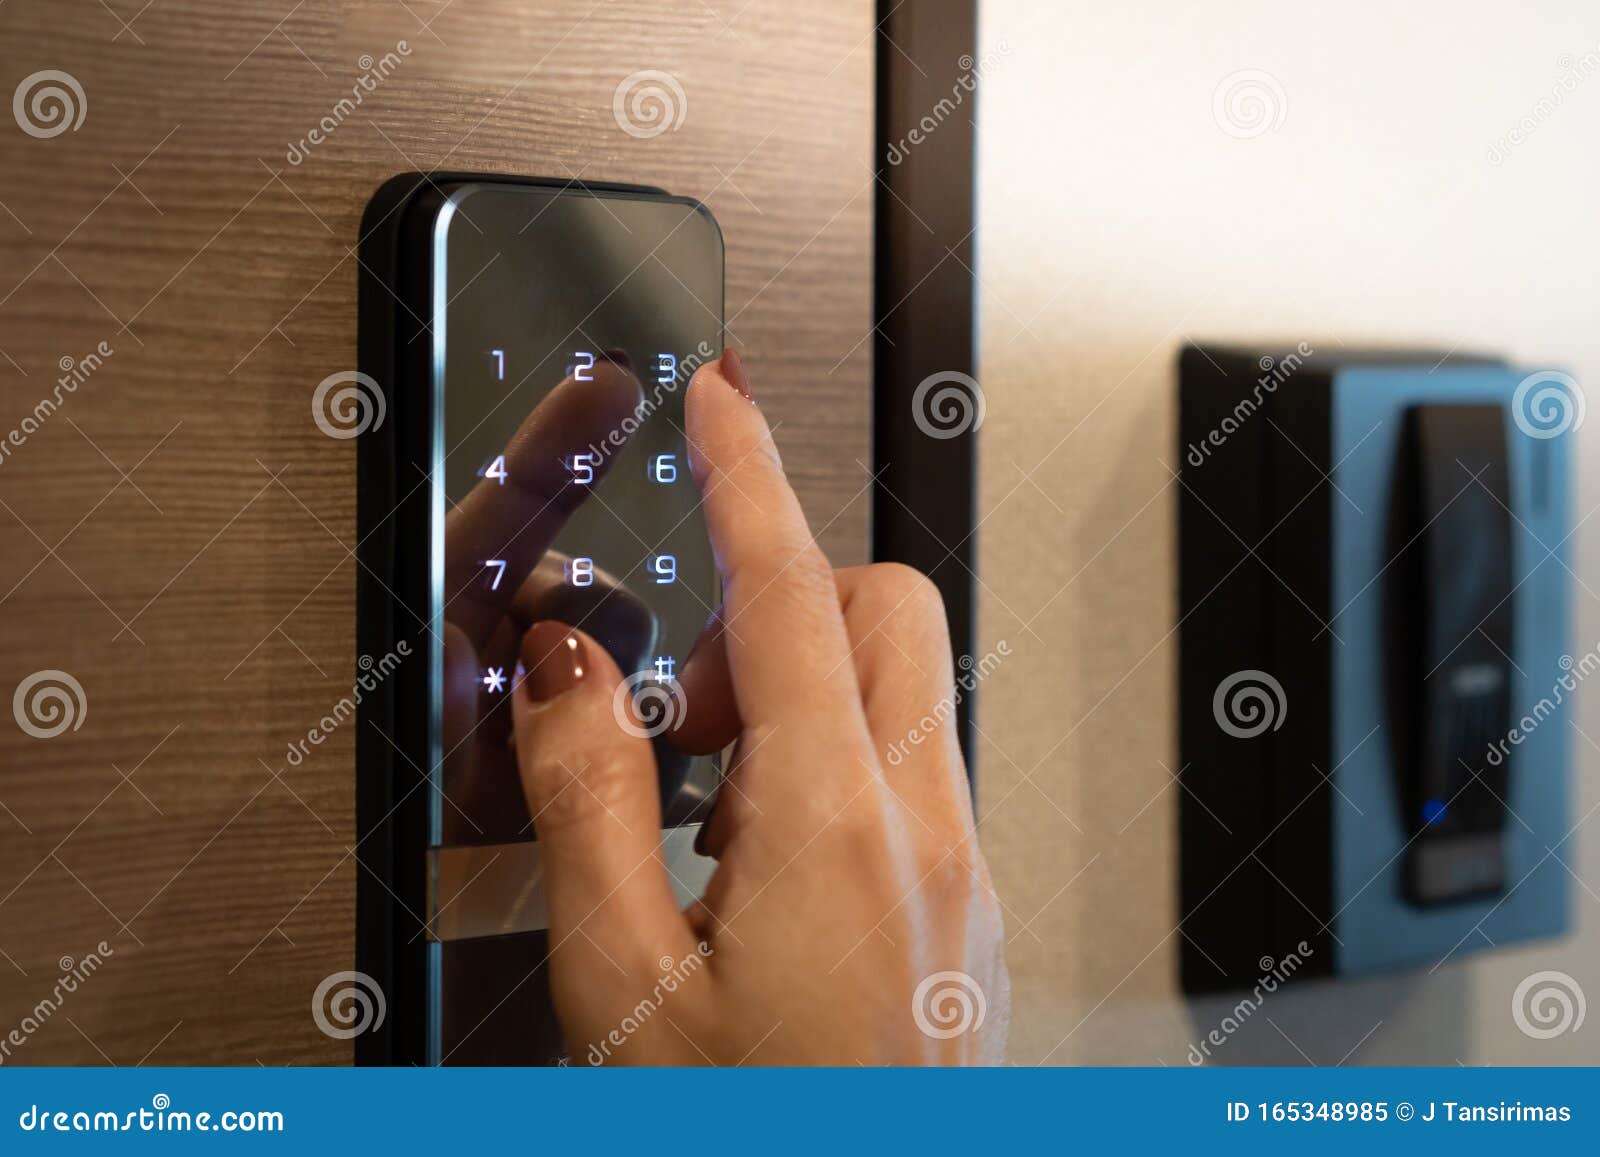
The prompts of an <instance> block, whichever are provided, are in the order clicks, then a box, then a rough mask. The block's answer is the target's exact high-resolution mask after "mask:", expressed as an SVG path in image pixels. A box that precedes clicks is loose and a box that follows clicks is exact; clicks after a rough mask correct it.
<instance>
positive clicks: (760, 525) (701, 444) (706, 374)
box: [686, 350, 865, 734]
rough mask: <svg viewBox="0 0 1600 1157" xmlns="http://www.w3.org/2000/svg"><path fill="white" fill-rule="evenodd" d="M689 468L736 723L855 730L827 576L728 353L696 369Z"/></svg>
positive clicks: (849, 674) (846, 654)
mask: <svg viewBox="0 0 1600 1157" xmlns="http://www.w3.org/2000/svg"><path fill="white" fill-rule="evenodd" d="M686 418H687V421H688V434H689V466H690V469H691V471H692V472H693V474H694V478H695V482H696V484H697V485H698V486H699V487H700V490H701V493H702V494H703V495H704V498H705V507H706V526H707V530H708V531H709V533H710V536H711V547H712V551H713V553H714V554H715V555H716V560H717V569H718V570H719V571H720V572H721V575H722V583H723V619H724V622H725V624H726V643H727V648H728V667H729V671H730V674H731V676H732V681H733V688H734V697H735V699H736V700H737V701H738V707H739V717H740V719H741V720H742V721H743V722H744V725H745V726H746V727H754V726H762V725H767V724H776V723H780V722H783V721H785V720H793V721H796V722H804V723H807V724H810V725H813V726H814V725H815V723H816V722H817V721H819V720H822V719H826V720H828V721H829V722H830V724H835V725H836V724H837V723H839V722H843V721H847V720H855V721H857V722H858V724H859V725H860V727H861V728H862V730H863V734H864V732H865V724H864V723H861V722H860V720H861V695H860V690H859V688H858V687H857V686H856V676H855V668H854V666H853V664H852V663H851V662H850V640H849V635H848V633H847V632H846V630H845V624H844V616H843V614H842V613H841V612H840V609H839V596H838V592H837V590H836V588H835V585H834V581H833V571H832V568H831V567H830V566H829V564H828V560H827V558H826V557H825V556H824V555H823V553H822V551H821V550H820V549H819V548H818V547H817V544H816V540H815V539H813V538H812V535H811V530H810V528H809V527H808V526H807V525H806V519H805V515H804V514H803V513H802V512H801V509H800V501H799V499H798V498H796V497H795V493H794V490H793V488H791V487H790V485H789V480H788V478H787V477H785V475H784V472H783V465H782V463H781V462H780V461H779V458H778V451H777V447H776V446H774V444H773V441H772V431H771V430H770V429H769V428H768V426H767V421H766V418H765V417H764V416H763V415H762V413H761V411H760V410H759V409H757V408H756V407H755V406H753V405H751V403H750V393H749V384H748V379H747V378H746V377H745V374H744V367H743V366H742V364H741V363H740V361H739V356H738V354H736V353H734V352H733V351H731V350H730V351H727V352H725V353H724V354H723V355H722V358H721V359H720V361H718V362H713V363H708V364H706V365H704V366H702V367H701V368H700V369H699V371H697V372H696V374H695V376H694V380H693V381H692V382H691V383H690V384H689V394H688V398H687V401H686Z"/></svg>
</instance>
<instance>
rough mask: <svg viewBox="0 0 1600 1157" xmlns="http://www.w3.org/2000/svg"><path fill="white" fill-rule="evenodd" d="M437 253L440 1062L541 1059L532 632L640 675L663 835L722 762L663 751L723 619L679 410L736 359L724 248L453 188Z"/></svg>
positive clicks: (685, 814)
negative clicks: (524, 744) (528, 649)
mask: <svg viewBox="0 0 1600 1157" xmlns="http://www.w3.org/2000/svg"><path fill="white" fill-rule="evenodd" d="M432 243H433V254H432V261H431V271H432V272H431V278H432V284H431V287H430V293H431V300H432V310H431V316H430V319H429V320H430V322H431V333H425V334H423V335H422V336H421V337H420V338H419V339H418V340H421V341H424V342H430V343H431V347H432V353H433V375H432V376H433V379H434V383H433V384H434V407H435V411H434V412H435V420H434V440H435V449H434V477H435V478H437V479H442V480H443V486H442V488H440V489H438V490H436V492H435V504H436V509H435V513H434V518H433V535H434V542H433V548H432V560H433V561H432V565H433V570H434V590H435V592H436V596H435V597H436V606H435V613H436V619H435V622H436V624H437V625H438V628H439V629H438V641H437V643H436V644H435V667H434V670H435V673H436V684H435V685H436V686H437V687H438V688H439V690H440V693H439V694H438V695H436V696H434V704H433V710H434V720H433V726H432V728H431V731H432V735H433V739H434V743H435V753H434V754H435V758H434V760H433V766H434V767H435V768H436V769H437V771H436V775H437V786H438V788H439V790H438V791H436V792H433V793H432V795H433V802H432V805H431V807H432V823H431V827H432V842H433V844H434V849H433V851H432V852H430V853H429V855H430V859H431V866H430V881H431V882H430V905H429V906H430V909H431V911H430V931H431V933H432V935H433V937H434V938H435V939H436V940H437V941H440V942H439V943H436V944H435V945H434V947H433V949H432V950H431V951H432V954H433V965H432V967H431V969H430V971H432V972H433V974H434V981H433V984H434V986H435V987H434V994H435V995H434V1000H433V1002H431V1003H433V1004H434V1013H433V1016H432V1017H431V1018H430V1019H432V1021H433V1023H432V1025H431V1026H430V1028H431V1031H430V1033H429V1036H430V1039H431V1048H430V1051H431V1052H432V1053H433V1059H435V1060H436V1061H443V1062H447V1063H452V1064H457V1063H505V1062H519V1061H526V1062H534V1063H538V1062H540V1061H545V1062H548V1061H549V1060H551V1059H554V1058H555V1057H557V1056H559V1055H560V1053H561V1045H560V1042H559V1039H558V1038H554V1037H553V1036H552V1032H553V1025H554V1021H553V1018H552V1017H551V1016H550V1014H549V1007H548V997H547V995H546V992H547V985H546V983H545V979H544V969H543V962H544V958H545V957H546V955H547V954H548V949H549V943H548V936H547V934H546V933H545V932H544V931H543V930H542V929H543V927H544V925H543V920H542V915H541V914H542V912H543V910H544V904H543V896H542V885H541V876H542V871H541V869H540V862H539V857H538V849H537V845H536V844H530V842H531V841H532V840H533V838H534V829H533V824H532V820H531V818H530V816H529V813H528V808H527V805H526V803H525V801H524V797H523V793H522V789H521V784H520V781H519V778H518V774H517V768H516V752H515V745H514V736H513V728H512V718H511V711H510V703H509V701H508V696H509V695H511V694H513V693H514V692H513V684H514V680H515V675H516V670H517V663H518V658H519V652H520V647H521V643H522V638H523V635H524V633H525V632H526V630H527V628H528V627H529V626H530V625H531V624H533V623H534V622H537V621H540V620H545V619H556V620H560V621H562V622H565V623H569V624H572V625H575V626H579V627H581V628H582V629H583V630H584V631H585V632H587V633H588V634H589V635H590V636H592V637H593V638H594V639H596V640H597V641H598V642H599V643H600V644H601V645H602V646H604V647H605V649H606V650H607V651H608V652H609V653H610V654H611V656H612V657H613V658H614V659H615V660H616V662H617V665H618V667H619V668H620V669H621V670H622V672H623V673H624V675H625V676H626V678H627V682H628V684H629V690H628V691H627V692H625V693H624V694H623V695H622V696H621V697H619V700H618V710H619V712H620V713H621V714H622V715H623V718H624V722H625V724H626V725H627V726H630V727H632V728H634V729H635V730H637V731H639V732H641V733H643V734H646V735H648V736H649V737H650V740H651V742H652V743H653V744H654V746H655V750H656V759H657V765H658V768H659V770H660V780H661V795H662V809H663V822H664V825H665V826H666V827H667V828H669V829H676V828H680V827H683V826H685V825H688V824H691V823H693V822H696V821H697V820H698V818H699V813H700V812H701V811H702V810H703V807H704V805H705V803H706V802H707V800H708V798H709V795H710V793H711V791H712V790H713V788H714V787H715V784H716V780H717V767H716V760H715V757H712V756H699V757H689V756H685V755H683V754H681V753H679V752H678V751H676V750H675V749H674V748H673V747H672V745H671V743H670V742H669V740H668V739H667V737H666V735H665V734H662V733H660V732H662V730H663V727H664V725H665V724H666V723H667V722H670V717H671V716H673V715H674V714H675V713H676V712H677V711H679V710H681V705H682V698H681V695H682V693H681V691H680V690H679V689H678V685H677V677H678V675H679V673H680V672H681V668H682V665H683V664H684V662H685V661H686V659H687V658H688V653H689V649H690V647H691V646H692V644H693V643H694V641H695V638H696V636H697V635H698V633H699V632H700V630H701V628H702V627H703V626H704V624H705V623H706V621H707V619H708V618H709V617H710V616H711V614H712V612H713V611H714V609H715V607H716V604H717V601H718V585H717V577H716V571H715V567H714V565H713V561H712V557H711V552H710V548H709V544H708V542H707V539H706V531H705V524H704V519H703V516H702V513H701V507H700V497H699V493H698V490H697V489H696V487H695V485H694V482H693V480H692V479H691V478H690V474H689V468H688V455H687V449H688V447H687V442H686V435H685V433H684V419H683V398H684V392H685V387H686V386H687V384H688V380H689V377H690V376H691V375H692V374H693V372H694V370H695V369H696V368H697V367H698V366H700V365H701V364H703V363H704V362H706V361H708V360H711V359H713V358H715V357H716V356H717V354H718V353H719V352H720V350H721V346H722V244H721V237H720V235H719V233H718V231H717V228H716V225H715V223H714V222H713V221H712V220H711V218H710V217H709V216H708V215H707V214H706V213H705V212H704V210H703V209H701V208H700V207H699V206H698V205H696V204H695V203H693V202H688V201H682V200H678V199H674V198H669V197H665V196H652V195H648V194H628V193H605V194H596V193H590V192H577V191H572V190H559V189H545V188H534V187H522V186H511V185H507V186H500V185H492V184H491V185H467V186H462V187H456V188H451V189H448V190H447V196H446V197H445V200H444V202H443V204H442V205H440V206H439V208H438V209H437V215H436V217H435V218H434V224H433V230H432ZM690 842H692V840H691V841H690ZM683 844H684V841H683V840H682V839H673V840H671V841H669V848H678V847H679V846H680V845H683ZM680 850H682V849H680ZM446 890H449V894H448V895H445V894H444V892H445V891H446ZM501 1002H503V1003H501Z"/></svg>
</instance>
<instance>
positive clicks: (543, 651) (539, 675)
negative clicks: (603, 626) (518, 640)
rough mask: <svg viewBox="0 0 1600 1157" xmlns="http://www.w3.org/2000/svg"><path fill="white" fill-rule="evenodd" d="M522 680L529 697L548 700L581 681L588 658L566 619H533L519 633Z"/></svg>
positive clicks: (565, 691)
mask: <svg viewBox="0 0 1600 1157" xmlns="http://www.w3.org/2000/svg"><path fill="white" fill-rule="evenodd" d="M522 662H523V665H524V666H526V667H527V669H528V674H527V677H526V678H525V679H524V680H523V686H524V687H525V688H526V689H527V694H528V698H529V699H531V700H533V701H534V702H535V703H548V702H549V701H550V700H552V699H554V698H555V697H556V696H558V695H564V694H566V693H567V692H568V691H571V690H572V689H573V688H574V687H576V686H577V685H578V684H579V683H581V682H583V678H584V675H585V673H586V672H587V671H588V667H589V659H588V655H587V654H586V653H585V651H584V645H583V640H582V639H580V638H579V637H578V636H577V635H576V634H574V633H573V631H572V628H571V627H568V626H567V625H566V624H565V623H556V622H544V623H535V624H533V626H531V627H529V628H528V633H527V634H525V635H523V636H522Z"/></svg>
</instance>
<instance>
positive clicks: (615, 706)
mask: <svg viewBox="0 0 1600 1157" xmlns="http://www.w3.org/2000/svg"><path fill="white" fill-rule="evenodd" d="M521 666H522V668H523V669H524V670H525V674H524V675H523V676H522V678H520V679H519V680H516V684H518V685H516V686H514V691H513V694H512V696H511V700H512V716H513V719H514V721H515V725H516V741H517V764H518V768H519V770H520V772H521V776H522V788H523V792H524V793H525V794H526V796H527V800H528V811H529V813H530V814H531V815H532V816H533V826H534V829H535V831H536V832H537V834H538V837H539V844H540V847H541V849H542V853H543V859H544V866H545V877H546V888H547V894H548V897H549V906H550V942H551V946H552V947H551V956H552V963H553V964H554V965H555V966H557V967H563V960H565V961H571V962H572V963H570V964H566V965H565V967H570V968H573V969H574V970H575V971H576V972H577V974H579V975H588V976H589V977H590V978H591V980H598V979H600V978H601V977H603V976H605V975H606V974H609V975H610V976H611V977H613V978H616V979H617V980H618V981H619V983H620V982H621V980H622V978H621V977H619V976H618V975H617V969H619V968H620V969H622V970H624V971H625V972H627V973H628V974H629V979H630V980H633V981H637V980H638V979H639V976H640V975H653V974H654V971H655V969H656V967H657V961H658V959H659V958H660V957H662V956H663V955H666V954H668V953H670V954H672V955H673V956H674V958H678V957H681V956H682V955H684V954H685V953H687V952H688V951H691V950H692V948H693V943H694V941H693V938H692V936H691V935H690V931H689V926H688V922H687V921H686V920H685V918H684V916H683V914H682V913H681V912H679V911H678V907H677V903H676V901H675V900H674V898H673V894H672V888H671V885H670V884H669V883H668V880H667V872H666V866H665V864H664V863H663V862H662V859H661V803H660V799H659V795H658V791H657V786H656V765H655V755H654V752H653V751H652V750H651V746H650V743H649V741H648V740H647V739H645V738H643V737H642V736H641V734H639V729H638V728H637V727H635V728H634V731H633V732H632V733H630V732H629V731H627V730H624V728H623V721H624V720H629V718H630V717H629V716H628V715H627V714H622V712H623V710H624V708H625V707H627V706H630V705H631V704H630V700H631V695H630V691H629V688H628V687H626V686H625V685H624V683H623V680H622V674H621V672H620V671H618V670H617V665H616V663H615V662H613V661H612V659H611V656H610V655H609V654H607V653H606V651H605V648H603V647H601V646H600V645H599V644H597V643H596V642H595V641H594V640H593V639H591V638H590V637H589V636H588V635H586V634H584V633H583V632H582V631H579V630H576V629H574V628H571V627H568V626H565V625H564V624H562V623H557V622H548V621H547V622H540V623H535V624H534V625H533V626H532V627H531V628H529V630H528V632H527V633H526V634H525V635H524V636H523V639H522V663H521ZM590 956H592V957H594V959H593V961H589V960H587V958H588V957H590ZM577 958H584V959H583V960H582V961H579V960H578V959H577ZM608 960H609V963H607V961H608ZM591 963H592V964H594V965H595V967H594V968H593V969H592V970H591V969H589V968H588V967H586V965H587V964H591ZM572 974H573V973H568V975H572Z"/></svg>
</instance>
